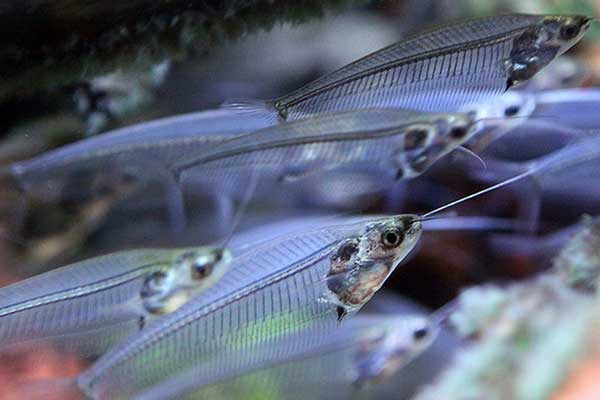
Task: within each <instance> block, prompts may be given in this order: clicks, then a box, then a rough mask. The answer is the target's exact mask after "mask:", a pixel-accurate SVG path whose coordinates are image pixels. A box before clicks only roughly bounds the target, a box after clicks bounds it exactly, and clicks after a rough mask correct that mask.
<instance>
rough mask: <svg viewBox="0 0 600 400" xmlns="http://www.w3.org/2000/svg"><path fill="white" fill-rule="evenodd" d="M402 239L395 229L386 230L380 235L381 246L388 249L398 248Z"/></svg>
mask: <svg viewBox="0 0 600 400" xmlns="http://www.w3.org/2000/svg"><path fill="white" fill-rule="evenodd" d="M403 239H404V234H403V233H402V232H400V231H398V230H396V229H390V230H387V231H385V232H383V234H382V235H381V241H382V243H383V245H384V246H385V247H388V248H393V247H398V246H399V245H400V243H402V240H403Z"/></svg>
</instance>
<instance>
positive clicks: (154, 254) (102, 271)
mask: <svg viewBox="0 0 600 400" xmlns="http://www.w3.org/2000/svg"><path fill="white" fill-rule="evenodd" d="M230 263H231V253H230V252H229V250H227V249H225V250H223V249H221V248H218V247H196V248H194V247H190V248H181V249H143V250H130V251H123V252H119V253H113V254H109V255H105V256H100V257H96V258H92V259H89V260H84V261H81V262H77V263H75V264H71V265H68V266H65V267H62V268H59V269H57V270H53V271H50V272H47V273H44V274H41V275H37V276H34V277H32V278H29V279H26V280H23V281H20V282H17V283H14V284H12V285H10V286H6V287H3V288H0V348H4V349H6V348H8V347H10V346H15V345H20V344H23V345H31V344H33V345H35V343H38V342H40V341H43V340H49V341H54V342H56V343H57V344H59V345H61V346H65V347H68V348H71V349H77V350H78V351H79V352H81V353H82V354H83V355H100V354H102V353H103V352H104V351H106V350H107V349H108V348H109V347H110V346H112V345H114V344H116V343H117V342H118V340H119V339H121V338H123V337H125V336H127V335H128V334H130V333H132V332H137V331H139V330H140V329H142V328H144V327H145V326H146V325H147V324H148V323H153V322H154V321H155V320H156V319H157V318H158V317H160V316H162V315H165V314H168V313H171V312H173V311H175V310H176V309H177V308H179V307H180V306H181V305H182V304H184V303H186V302H187V301H189V300H190V299H191V298H193V297H195V296H196V295H198V294H199V293H201V292H203V291H204V290H206V289H207V288H209V287H210V286H212V285H213V284H215V283H216V282H217V281H218V280H219V279H220V278H221V277H222V276H223V274H224V273H225V272H226V271H227V269H228V268H229V265H230Z"/></svg>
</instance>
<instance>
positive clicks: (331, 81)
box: [238, 14, 590, 120]
mask: <svg viewBox="0 0 600 400" xmlns="http://www.w3.org/2000/svg"><path fill="white" fill-rule="evenodd" d="M589 21H590V19H589V18H586V17H582V16H572V17H563V16H543V15H524V14H512V15H500V16H491V17H483V18H478V19H473V20H468V21H463V22H457V23H452V24H449V25H446V26H442V27H439V28H434V29H431V30H429V31H427V32H424V33H421V34H417V35H415V36H413V37H411V38H408V39H406V40H404V41H401V42H399V43H397V44H393V45H391V46H389V47H386V48H384V49H381V50H379V51H377V52H375V53H372V54H370V55H368V56H366V57H364V58H362V59H360V60H358V61H355V62H353V63H351V64H349V65H347V66H345V67H342V68H340V69H338V70H337V71H335V72H332V73H330V74H329V75H326V76H324V77H322V78H320V79H317V80H316V81H314V82H312V83H309V84H308V85H306V86H304V87H302V88H300V89H298V90H296V91H295V92H292V93H291V94H289V95H286V96H283V97H281V98H278V99H276V100H273V101H270V102H267V106H269V107H272V108H273V109H274V110H275V111H276V112H277V114H278V116H279V118H280V119H281V120H294V119H301V118H306V117H308V116H310V115H314V114H318V113H323V112H333V111H342V110H352V109H360V108H367V107H399V108H411V109H418V110H424V111H456V110H458V109H459V108H460V107H461V106H462V105H464V104H469V103H474V102H481V101H483V100H485V99H486V98H490V97H493V96H495V95H499V94H501V93H503V92H504V91H505V90H506V89H507V87H510V86H513V85H514V84H517V83H520V82H523V81H526V80H528V79H530V78H531V77H532V76H533V75H535V73H536V72H538V71H539V70H540V69H541V68H543V67H544V66H545V65H547V64H548V63H549V62H551V61H552V60H553V59H554V58H555V57H556V56H558V55H559V54H562V53H563V52H564V51H566V50H567V49H568V48H570V47H571V46H572V45H573V44H575V43H576V42H577V41H578V40H579V39H580V38H581V36H582V35H583V33H584V32H585V31H586V30H587V28H588V27H589ZM567 26H568V27H570V28H572V29H571V30H569V31H568V33H569V35H563V31H564V27H567ZM254 107H255V108H256V106H254ZM238 108H241V109H243V106H240V107H238Z"/></svg>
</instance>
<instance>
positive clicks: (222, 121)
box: [0, 110, 269, 226]
mask: <svg viewBox="0 0 600 400" xmlns="http://www.w3.org/2000/svg"><path fill="white" fill-rule="evenodd" d="M268 125H269V123H268V122H267V121H266V120H265V119H264V118H261V117H259V116H244V115H239V114H237V115H236V113H232V112H231V111H226V110H215V111H203V112H198V113H193V114H184V115H179V116H175V117H170V118H164V119H158V120H155V121H150V122H146V123H142V124H137V125H132V126H128V127H125V128H122V129H118V130H115V131H113V132H108V133H105V134H102V135H99V136H96V137H92V138H88V139H84V140H81V141H78V142H76V143H73V144H69V145H66V146H63V147H61V148H58V149H56V150H51V151H49V152H46V153H43V154H41V155H39V156H37V157H34V158H32V159H29V160H25V161H19V162H16V163H13V164H11V165H8V166H6V167H4V168H1V169H0V175H3V177H4V179H5V180H7V181H10V182H11V183H12V186H14V187H15V189H16V190H18V191H20V192H22V194H23V195H25V197H24V199H26V198H30V199H34V200H36V201H41V202H42V204H43V203H52V202H59V201H65V200H73V199H74V200H76V201H82V200H85V199H91V200H93V199H95V198H97V197H100V196H102V195H103V194H104V193H105V192H107V191H118V190H123V189H126V190H127V191H128V192H130V193H132V192H134V191H136V190H139V189H141V188H142V187H143V185H146V184H148V183H157V184H158V185H159V186H160V187H164V204H165V205H166V207H167V209H168V211H169V213H170V219H171V221H172V222H173V224H174V225H175V226H182V225H183V224H184V221H182V219H183V218H184V216H183V198H182V192H181V190H180V187H179V185H178V184H177V183H176V182H175V181H174V180H173V174H172V173H171V171H170V170H169V168H168V167H169V166H170V165H171V164H172V163H173V162H174V161H175V160H179V159H180V158H182V157H189V156H190V155H192V154H194V153H195V152H197V151H199V150H200V149H202V148H203V147H205V146H207V145H211V144H214V143H217V142H219V141H222V140H225V139H227V138H230V137H231V136H235V135H239V134H243V133H248V132H252V131H254V130H256V129H260V128H263V127H265V126H268ZM107 178H108V179H107Z"/></svg>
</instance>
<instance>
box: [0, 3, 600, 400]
mask: <svg viewBox="0 0 600 400" xmlns="http://www.w3.org/2000/svg"><path fill="white" fill-rule="evenodd" d="M593 20H594V19H593V18H590V17H586V16H580V15H525V14H507V15H500V16H489V17H482V18H476V19H471V20H466V21H459V22H452V23H449V24H447V25H444V26H440V27H434V28H431V29H428V30H426V31H424V32H422V33H419V34H416V35H413V36H411V37H409V38H406V39H405V40H402V41H400V42H398V43H395V44H392V45H390V46H388V47H386V48H383V49H381V50H379V51H376V52H374V53H372V54H369V55H367V56H365V57H363V58H361V59H359V60H357V61H355V62H353V63H350V64H348V65H346V66H343V67H341V68H339V69H338V70H336V71H334V72H332V73H330V74H328V75H325V76H323V77H321V78H319V79H317V80H315V81H314V82H311V83H309V84H307V85H305V86H303V87H300V88H298V89H297V90H295V91H293V92H291V93H289V94H285V95H282V96H281V97H278V98H276V99H271V100H244V101H230V102H227V103H225V104H224V105H223V106H222V107H221V108H219V109H215V110H207V111H200V112H197V113H194V114H188V115H182V116H176V117H170V118H166V119H161V120H156V121H151V122H146V123H142V124H139V125H133V126H129V127H125V128H122V129H119V130H116V131H113V132H108V133H104V134H100V135H98V136H95V137H90V138H87V139H84V140H81V141H79V142H76V143H74V144H69V145H66V146H64V147H61V148H58V149H56V150H52V151H49V152H47V153H44V154H41V155H39V156H36V157H34V158H32V159H29V160H25V161H19V162H15V163H13V164H11V165H8V166H6V167H3V168H2V169H0V175H1V176H2V178H3V179H6V180H8V181H10V182H12V184H13V185H14V187H15V188H16V190H17V191H18V193H19V197H18V201H17V202H16V203H18V204H14V207H15V210H18V212H17V211H15V215H18V216H19V217H20V218H26V215H27V212H28V207H29V206H30V205H32V204H38V205H39V204H40V203H43V204H46V203H48V204H50V203H60V204H76V203H77V202H83V201H86V202H90V201H91V202H94V201H95V202H97V203H98V204H99V202H104V201H106V199H112V200H114V199H115V196H114V193H116V192H119V196H117V197H118V201H112V200H111V201H107V202H106V204H109V205H108V206H107V207H109V208H110V207H115V208H116V207H118V206H121V208H122V209H125V210H128V209H129V208H132V207H147V208H150V209H158V210H161V211H162V212H164V214H165V215H166V217H165V219H166V220H167V221H168V226H169V228H168V229H169V230H170V231H171V232H172V233H173V234H178V233H181V232H185V231H186V230H188V229H191V232H194V231H193V229H195V228H194V226H195V225H198V223H197V221H198V220H199V221H200V225H203V224H205V222H203V221H204V219H203V218H205V217H206V215H207V214H210V215H219V219H218V220H219V224H220V225H221V228H222V229H221V230H222V231H223V232H225V234H224V235H221V236H215V237H214V238H212V240H211V242H210V243H201V242H200V241H198V242H197V243H194V244H193V245H189V246H182V247H174V248H173V247H171V248H166V247H156V246H151V247H146V246H145V247H141V248H134V249H128V250H119V251H117V250H116V248H115V251H112V252H107V253H108V254H104V255H101V256H97V257H93V258H88V259H85V260H83V261H79V262H76V263H72V264H69V265H66V266H63V267H61V268H58V269H54V270H51V271H49V272H45V273H42V274H39V275H35V276H32V277H30V278H28V279H24V280H22V281H19V282H16V283H14V284H11V285H8V286H5V287H1V288H0V352H1V351H3V349H4V350H5V349H11V348H17V347H18V348H26V349H35V348H37V347H38V346H42V345H46V344H48V343H51V344H52V345H53V346H55V347H56V348H58V349H64V350H67V349H68V351H75V352H76V353H77V354H79V355H81V356H82V357H86V359H89V360H92V362H91V364H90V366H89V367H88V368H87V369H86V370H85V371H84V372H82V373H81V374H80V375H78V376H75V377H72V378H69V379H66V380H62V381H60V382H59V381H56V382H54V381H50V382H41V383H35V382H33V383H32V384H31V383H24V386H28V385H29V386H30V387H29V388H24V390H25V393H29V395H28V398H36V397H38V398H44V397H43V396H44V394H45V393H50V392H56V391H61V390H63V391H65V392H69V393H77V394H78V395H79V396H80V397H81V398H91V399H251V398H260V399H337V398H339V399H349V398H365V399H369V398H377V396H378V388H379V387H380V386H381V385H382V384H383V382H385V381H386V380H390V379H392V377H393V376H397V374H401V373H402V370H403V369H404V368H405V367H406V366H407V365H408V364H409V363H411V362H412V361H413V360H414V359H416V358H418V357H419V356H420V355H421V353H423V352H425V351H426V350H427V349H428V348H429V347H430V346H431V345H432V343H434V342H435V341H436V339H437V337H438V335H439V333H440V330H441V329H442V325H443V321H444V317H443V314H444V312H443V311H442V312H439V313H436V312H434V313H432V314H428V313H426V312H405V313H394V312H373V311H369V312H360V313H359V311H360V310H361V308H363V306H365V305H366V304H367V303H368V302H369V301H370V299H371V298H372V297H373V296H374V295H376V293H377V292H378V291H379V290H380V289H381V287H382V286H383V285H384V284H385V282H386V280H387V279H388V278H389V277H390V276H391V275H392V274H393V273H394V271H395V269H396V268H398V267H399V265H401V264H402V262H403V261H404V260H405V259H406V258H407V257H408V256H409V255H410V254H411V253H413V252H414V251H416V249H417V248H418V246H419V243H420V241H421V238H422V236H424V235H426V234H427V233H426V232H424V231H428V230H437V229H440V230H445V229H466V230H485V229H504V230H509V231H511V230H518V229H520V227H521V224H520V222H514V221H505V220H499V219H493V218H489V219H486V218H484V217H455V218H451V219H450V218H449V219H448V221H446V222H442V221H443V219H436V218H440V217H441V216H442V214H441V213H442V212H443V211H445V210H451V209H452V207H454V206H455V205H458V204H460V203H463V202H465V201H468V200H470V199H471V198H475V197H478V196H481V195H484V194H485V193H488V192H491V191H493V190H497V189H499V188H501V187H507V186H508V185H511V184H513V183H516V182H518V181H533V182H534V183H535V185H536V188H538V191H537V197H535V198H533V199H530V201H531V202H541V201H542V199H544V200H546V199H548V198H550V199H552V198H555V199H564V198H565V197H564V196H565V193H570V195H571V197H570V199H571V200H569V201H572V202H573V203H574V207H578V206H580V205H581V207H584V208H585V207H586V206H590V205H589V202H590V200H589V198H587V199H586V198H584V196H583V194H582V195H581V196H579V197H578V195H577V189H576V185H575V184H574V182H575V181H577V187H580V186H581V184H582V182H586V183H587V186H589V187H590V191H591V192H592V194H591V195H590V192H588V193H587V194H586V195H587V196H592V197H595V198H596V199H598V198H600V191H599V190H598V188H600V185H598V184H597V183H596V182H595V181H596V179H597V177H598V176H600V175H599V173H600V137H599V135H598V133H600V113H598V110H600V107H599V106H600V88H586V89H582V88H568V89H565V88H559V89H546V90H541V91H540V90H530V89H528V86H527V84H528V82H529V81H530V80H531V79H533V78H535V76H536V74H537V73H538V72H540V71H541V70H543V69H544V68H545V67H546V66H547V65H549V64H550V63H551V62H552V61H553V60H554V59H556V58H557V57H559V56H560V55H562V54H563V53H565V52H567V51H568V50H569V49H570V48H571V47H573V46H574V45H575V44H577V43H578V42H579V41H580V40H581V39H582V37H583V36H584V35H585V33H586V31H587V30H588V28H589V27H590V25H591V24H592V23H593ZM456 153H466V154H467V155H470V156H473V157H475V158H477V159H479V160H481V161H482V162H484V163H485V164H486V166H487V167H486V168H485V169H482V168H469V169H468V171H469V172H468V173H469V175H470V177H471V178H472V179H477V180H481V182H483V183H485V184H486V185H488V186H487V187H486V188H485V189H484V190H482V191H480V192H477V193H473V194H472V195H470V196H467V197H464V198H460V199H458V200H455V201H452V202H449V203H446V204H443V205H441V206H439V207H437V208H435V209H434V210H432V211H429V212H425V213H423V214H410V213H403V214H397V215H364V214H360V215H359V214H357V213H355V214H352V213H350V212H347V210H348V209H352V207H353V204H355V203H353V202H348V199H355V198H361V197H363V198H364V197H369V196H371V195H373V194H374V193H380V192H382V191H386V190H389V189H390V188H391V187H393V186H394V185H398V184H399V182H402V183H407V184H408V185H409V186H408V190H410V181H411V180H412V179H413V178H416V177H418V176H420V175H422V174H424V173H426V172H428V171H429V170H431V169H432V168H434V167H436V166H437V165H438V164H440V163H441V162H443V161H444V160H447V159H448V158H449V157H450V156H451V155H454V154H456ZM445 165H452V164H445ZM446 168H447V169H449V170H451V169H452V167H446ZM457 170H458V168H457ZM594 188H595V189H594ZM596 192H597V193H598V195H595V193H596ZM190 199H192V200H190ZM94 204H96V203H94ZM102 204H105V203H102ZM199 204H201V205H202V207H199V206H198V205H199ZM257 204H258V205H259V207H258V208H260V209H261V210H262V213H263V214H265V213H267V214H272V217H271V218H268V219H267V220H264V221H263V222H261V223H260V224H256V226H252V227H251V228H246V229H242V228H240V220H241V219H245V218H249V217H250V215H251V214H253V212H254V210H255V209H256V208H257V206H256V205H257ZM598 206H600V203H596V204H595V208H597V209H598V211H600V207H598ZM128 207H129V208H128ZM307 208H308V209H309V210H312V211H310V212H309V213H296V216H294V217H286V218H284V219H281V218H279V217H278V215H280V214H281V212H280V211H281V210H287V211H289V210H306V209H307ZM332 208H333V209H334V210H336V211H339V210H345V211H346V213H344V214H340V213H339V212H337V213H336V214H335V215H332V214H331V213H330V214H329V215H323V214H322V213H321V214H319V215H317V212H316V211H320V210H325V211H331V210H332ZM207 209H208V211H206V210H207ZM592 209H593V208H592ZM265 210H266V211H265ZM586 210H587V208H586ZM538 211H539V210H538ZM122 212H123V211H122ZM278 212H279V214H278ZM334 212H335V211H334ZM310 213H312V214H311V215H309V214H310ZM438 213H440V215H438ZM257 215H258V214H257ZM283 215H288V214H285V213H284V214H283ZM527 217H528V218H529V221H528V222H529V225H531V224H533V225H535V222H536V221H537V218H538V215H537V214H536V213H535V212H534V213H532V215H528V216H527ZM256 218H258V217H256ZM259 220H260V219H259ZM194 221H196V223H194ZM127 223H128V222H127V221H126V220H123V224H127ZM131 223H132V224H136V223H137V222H136V220H134V222H131ZM206 224H208V222H206ZM551 239H552V240H554V242H552V243H555V242H556V240H560V238H558V239H557V238H551ZM523 240H525V239H520V236H519V235H510V236H508V235H507V236H502V235H498V236H497V237H496V238H495V239H494V240H493V242H492V243H493V248H494V249H495V251H502V249H506V248H507V247H511V248H517V247H518V248H522V249H525V248H527V249H528V251H531V252H547V251H550V248H553V247H555V245H553V244H547V243H545V242H544V241H545V240H546V239H545V238H543V239H540V243H536V244H535V245H532V244H530V243H529V242H528V243H527V244H522V243H521V242H522V241H523ZM548 240H550V239H548ZM520 244H521V246H520V247H519V245H520ZM128 247H130V246H128ZM357 313H358V315H356V314H357ZM27 390H29V391H30V392H27Z"/></svg>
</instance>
